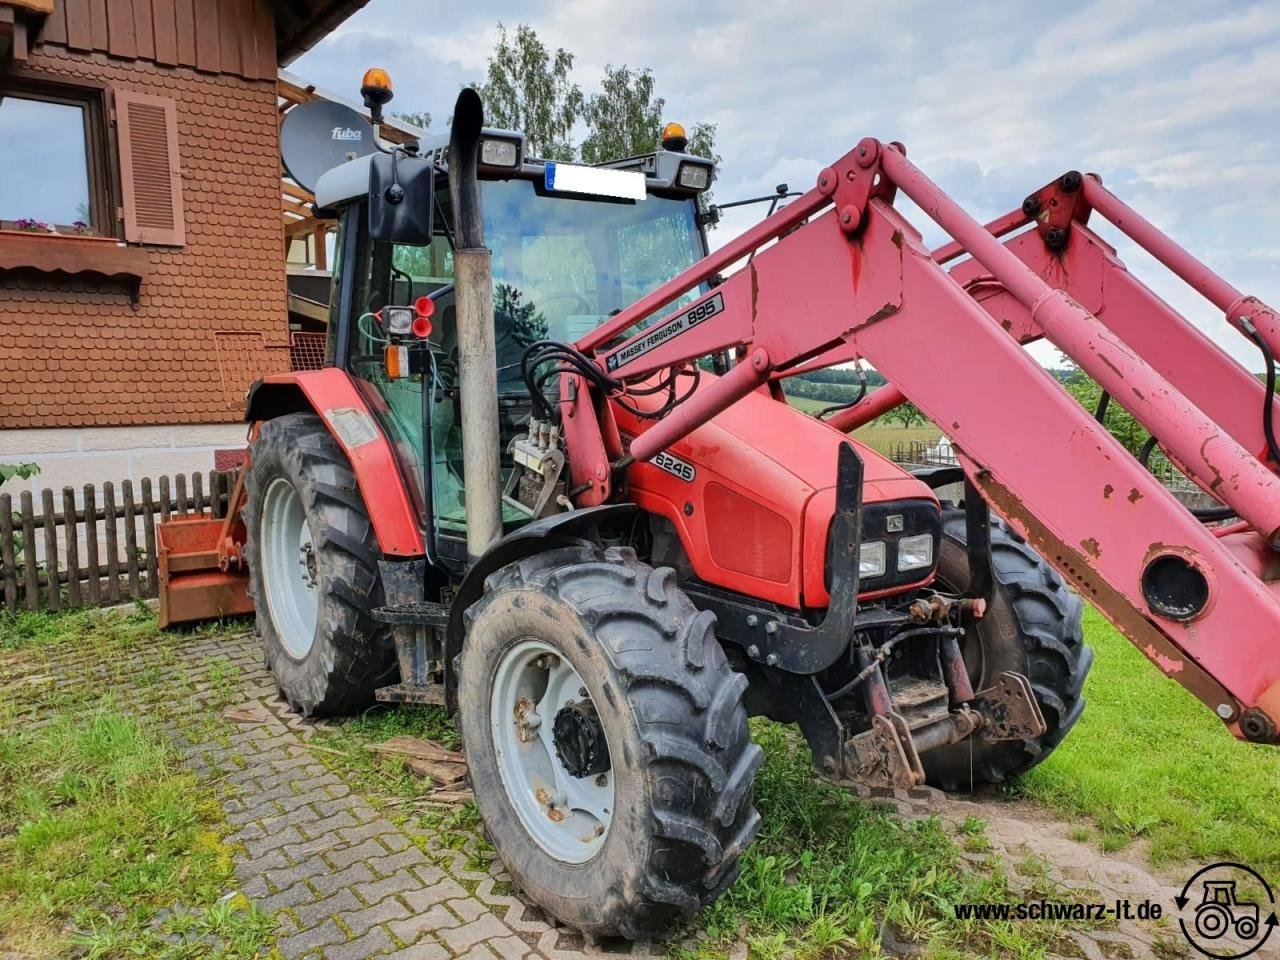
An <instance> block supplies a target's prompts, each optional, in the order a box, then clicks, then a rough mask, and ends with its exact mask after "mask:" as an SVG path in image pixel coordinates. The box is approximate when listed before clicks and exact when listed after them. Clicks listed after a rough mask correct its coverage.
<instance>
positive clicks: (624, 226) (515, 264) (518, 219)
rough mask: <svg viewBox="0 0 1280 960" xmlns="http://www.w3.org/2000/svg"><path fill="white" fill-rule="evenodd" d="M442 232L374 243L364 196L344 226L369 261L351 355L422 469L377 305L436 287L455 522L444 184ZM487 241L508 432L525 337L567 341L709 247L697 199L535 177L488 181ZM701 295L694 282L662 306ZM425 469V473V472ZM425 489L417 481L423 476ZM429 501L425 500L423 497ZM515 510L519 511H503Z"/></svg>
mask: <svg viewBox="0 0 1280 960" xmlns="http://www.w3.org/2000/svg"><path fill="white" fill-rule="evenodd" d="M436 197H437V198H438V200H439V201H440V203H441V207H440V209H438V210H437V214H436V231H437V235H436V237H435V239H434V241H433V242H432V243H431V244H430V245H429V246H426V247H414V246H403V245H392V244H389V243H381V242H379V243H373V244H372V249H370V248H369V240H368V234H367V227H366V224H365V219H366V218H365V217H364V216H361V209H362V208H360V207H356V208H353V209H352V211H351V213H350V214H349V216H350V217H351V219H350V220H349V221H347V222H346V223H345V224H344V229H356V230H358V231H360V242H359V243H358V245H357V254H356V256H355V257H354V260H353V262H354V263H355V264H359V265H361V266H362V267H364V268H365V269H367V271H368V272H367V274H366V275H365V276H363V277H360V278H358V279H357V290H356V300H355V303H354V307H355V310H356V313H357V315H358V316H359V315H360V314H363V316H359V319H358V320H357V322H353V323H352V324H351V325H350V328H349V334H348V352H347V358H348V364H349V368H350V370H351V372H352V373H353V374H355V375H356V376H357V377H359V378H361V379H363V380H365V381H366V382H367V383H368V384H369V386H370V387H371V388H372V389H374V390H375V391H376V392H377V393H378V394H380V395H381V397H382V398H383V399H384V400H385V402H386V408H387V409H386V413H385V414H384V419H386V420H387V421H389V422H388V424H387V425H388V427H389V428H390V429H391V432H392V433H393V434H394V435H396V436H397V437H398V438H399V440H400V441H401V443H400V444H399V447H400V450H401V451H402V456H401V460H402V463H404V464H405V465H406V466H409V467H410V468H411V469H412V470H413V471H414V472H415V473H417V472H418V471H420V470H421V459H422V448H423V445H424V444H423V414H422V403H421V399H422V395H421V389H422V388H421V385H420V384H419V383H418V382H416V381H413V380H388V379H387V378H386V377H385V372H384V367H383V346H384V344H385V339H384V337H383V335H382V332H381V330H380V329H379V327H378V324H377V321H376V319H375V318H373V317H372V314H373V313H375V312H377V311H378V310H380V309H381V308H382V307H383V306H385V305H387V304H408V303H411V302H412V301H413V299H414V298H415V297H419V296H422V295H423V294H427V295H431V296H432V299H434V300H435V301H436V311H435V315H434V317H433V318H432V323H433V326H434V330H433V332H432V335H431V346H432V354H433V357H434V358H435V361H436V362H435V364H434V373H433V375H432V378H433V380H434V381H435V385H434V390H433V395H434V397H435V403H434V404H433V405H432V407H431V421H430V436H431V449H432V459H433V461H434V465H433V470H432V475H433V487H434V490H435V493H434V496H433V501H434V504H433V507H434V509H433V510H432V512H433V513H434V518H433V519H434V522H435V524H436V525H438V526H439V527H441V528H442V529H450V530H455V531H460V530H462V529H463V528H464V526H465V516H464V515H463V513H462V496H461V489H462V480H463V478H462V465H461V432H460V427H461V424H460V420H459V417H458V410H457V404H456V392H455V387H456V375H457V374H456V372H457V343H458V340H457V327H456V322H455V312H454V304H453V292H452V288H451V287H450V286H448V285H449V284H451V283H452V279H453V251H452V244H451V243H450V239H449V237H448V235H447V232H446V230H447V227H448V226H449V225H450V224H451V223H452V213H451V211H450V209H449V207H448V191H447V190H446V189H437V190H436ZM481 204H482V213H483V218H484V234H485V245H486V246H487V247H488V248H489V249H490V250H491V251H492V254H493V281H494V325H495V343H496V347H497V362H498V393H499V409H500V416H501V426H502V434H503V437H502V444H503V448H504V449H505V447H506V445H507V442H508V441H509V440H510V437H511V436H512V435H514V434H515V433H519V432H521V431H522V427H523V424H524V423H525V422H526V421H527V419H528V414H529V402H528V391H527V388H526V386H525V383H524V381H523V379H522V378H521V373H520V359H521V356H522V355H523V353H524V350H525V348H526V347H527V346H528V345H529V344H531V343H533V342H534V341H537V340H543V339H552V340H559V341H563V342H568V343H572V342H573V341H575V340H577V339H579V338H580V337H582V336H583V335H584V334H586V333H588V332H589V331H590V330H592V329H594V328H595V327H597V326H599V325H600V324H601V323H603V322H604V321H605V320H607V319H608V318H609V317H610V316H611V315H613V314H615V313H617V312H618V311H619V310H622V309H623V308H624V307H627V306H629V305H630V304H631V303H633V302H635V301H636V300H639V299H640V298H641V297H643V296H644V295H645V294H647V293H649V292H651V291H652V290H654V289H656V288H657V287H659V286H661V285H662V284H663V283H665V282H666V281H667V280H670V279H671V278H672V277H674V276H675V275H676V274H678V273H680V272H681V271H683V270H685V269H686V268H688V267H690V266H692V265H693V264H694V263H695V262H697V261H698V260H699V259H700V258H701V257H702V256H703V255H704V253H705V250H704V246H703V239H702V233H701V231H700V230H699V227H698V222H697V201H696V200H694V199H693V198H686V199H667V198H663V197H656V196H649V197H646V198H645V199H644V200H642V201H639V202H633V201H618V202H614V201H610V200H606V199H601V198H585V199H584V198H578V197H568V196H561V195H555V194H551V193H547V192H546V191H545V190H544V189H543V186H542V184H541V183H540V182H537V181H533V180H498V181H486V182H484V183H483V184H482V198H481ZM695 296H697V291H696V290H695V291H692V292H691V293H690V294H688V295H687V296H686V297H684V298H682V299H681V300H680V301H678V302H677V303H675V304H672V305H670V306H669V307H667V308H666V309H665V310H664V311H662V313H666V312H668V311H670V310H674V309H676V308H677V307H678V306H679V305H680V304H681V303H683V302H686V301H687V300H690V299H692V298H693V297H695ZM419 477H420V474H419ZM419 489H420V485H419ZM424 513H425V509H424ZM508 519H511V520H514V519H516V518H515V517H508Z"/></svg>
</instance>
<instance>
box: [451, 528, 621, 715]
mask: <svg viewBox="0 0 1280 960" xmlns="http://www.w3.org/2000/svg"><path fill="white" fill-rule="evenodd" d="M639 510H640V508H639V507H637V506H636V505H635V504H634V503H607V504H602V505H600V506H598V507H588V508H587V509H585V510H573V511H571V512H569V513H560V514H556V515H555V516H554V517H544V518H543V519H541V520H535V521H533V523H529V524H526V525H525V526H523V527H521V528H520V529H519V530H513V531H512V532H511V533H509V534H507V535H506V536H505V537H502V538H501V539H499V540H496V541H494V543H493V544H492V546H490V547H489V549H488V550H486V551H485V552H484V553H483V554H482V555H481V556H480V557H479V559H477V560H476V562H475V563H474V564H472V566H471V569H470V570H468V571H467V575H466V576H465V577H463V578H462V583H460V584H459V585H458V592H457V593H456V594H455V595H454V599H453V606H452V607H451V608H450V611H449V625H448V627H447V628H446V630H445V657H444V661H445V669H446V671H447V673H448V676H449V677H450V682H449V684H448V697H449V709H450V710H456V709H457V702H456V686H455V684H454V683H453V682H452V678H453V676H454V669H453V662H454V658H456V657H457V655H458V654H459V653H461V652H462V641H463V638H464V637H465V635H466V627H465V624H464V622H463V614H465V613H466V611H467V608H468V607H470V606H471V605H472V604H473V603H475V602H476V601H477V600H479V599H480V597H481V596H483V595H484V582H485V580H486V579H488V577H489V574H491V573H493V572H495V571H497V570H500V569H502V568H503V567H505V566H507V565H508V564H512V563H515V562H516V561H518V560H523V559H524V558H525V557H531V556H533V555H534V554H537V553H545V552H546V551H547V550H553V549H555V548H556V547H568V546H573V545H574V544H578V543H584V542H587V539H586V535H587V534H589V533H590V532H591V531H592V530H594V529H596V528H597V527H599V526H600V524H602V523H604V522H606V521H611V520H613V521H618V520H625V519H627V518H629V517H633V516H635V515H636V514H637V513H638V512H639Z"/></svg>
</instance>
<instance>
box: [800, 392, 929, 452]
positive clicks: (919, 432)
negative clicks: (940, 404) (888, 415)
mask: <svg viewBox="0 0 1280 960" xmlns="http://www.w3.org/2000/svg"><path fill="white" fill-rule="evenodd" d="M787 402H788V403H790V404H791V405H792V406H793V407H795V408H796V409H797V410H803V411H804V412H805V413H817V412H818V411H819V410H823V409H825V408H827V407H829V406H831V404H830V403H828V402H827V401H825V400H810V399H809V398H808V397H788V398H787ZM853 435H854V436H855V437H857V438H858V439H859V440H861V441H862V442H863V443H865V444H866V445H867V446H869V447H870V448H871V449H872V450H875V451H876V452H877V453H881V454H883V455H884V456H886V457H887V456H889V454H890V453H892V451H893V447H894V444H895V443H901V444H903V445H904V446H905V445H906V444H909V443H912V442H914V441H923V442H925V443H930V444H932V443H934V442H935V441H937V439H938V438H939V437H941V436H942V431H941V430H939V429H938V428H937V427H935V426H934V425H933V424H932V423H923V424H917V425H916V426H913V427H901V426H898V425H897V424H889V423H885V422H883V421H882V420H881V421H877V422H875V423H871V424H868V425H867V426H865V427H861V428H859V429H857V430H855V431H854V433H853Z"/></svg>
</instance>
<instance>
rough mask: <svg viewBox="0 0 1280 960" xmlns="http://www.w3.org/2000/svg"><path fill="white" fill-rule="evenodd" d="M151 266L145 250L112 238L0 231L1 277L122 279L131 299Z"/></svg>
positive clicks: (134, 296) (135, 294)
mask: <svg viewBox="0 0 1280 960" xmlns="http://www.w3.org/2000/svg"><path fill="white" fill-rule="evenodd" d="M149 263H150V260H149V258H148V257H147V252H146V251H145V250H142V249H139V248H138V247H129V246H125V245H124V244H122V243H121V242H120V241H119V240H117V239H116V238H115V237H93V236H86V235H83V234H61V233H39V232H36V231H32V230H0V274H3V273H7V272H10V271H14V270H35V271H37V272H39V273H48V274H55V275H56V274H63V275H66V276H85V275H88V276H98V277H102V278H104V279H108V280H123V281H124V282H125V283H126V284H127V285H128V286H129V289H130V293H131V295H132V297H133V298H134V300H136V299H137V296H138V288H139V287H140V285H141V284H142V280H143V278H144V277H145V276H146V272H147V267H148V265H149Z"/></svg>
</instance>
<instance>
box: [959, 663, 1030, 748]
mask: <svg viewBox="0 0 1280 960" xmlns="http://www.w3.org/2000/svg"><path fill="white" fill-rule="evenodd" d="M974 705H975V706H976V707H977V709H978V713H979V714H981V716H982V721H983V722H982V736H983V739H986V740H1034V739H1035V738H1036V737H1040V736H1043V735H1044V733H1045V731H1046V730H1048V729H1049V728H1048V726H1047V725H1046V724H1045V722H1044V714H1043V713H1041V712H1040V704H1038V703H1037V702H1036V696H1035V691H1034V690H1032V689H1031V681H1030V680H1028V679H1027V678H1026V677H1024V676H1022V675H1021V674H1018V673H1002V674H1000V676H998V677H997V678H996V682H995V683H994V684H992V685H991V686H990V687H988V688H987V689H985V690H980V691H979V692H978V696H977V698H976V699H975V701H974Z"/></svg>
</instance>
